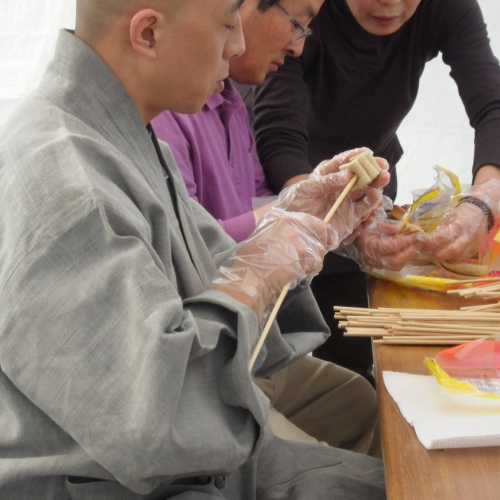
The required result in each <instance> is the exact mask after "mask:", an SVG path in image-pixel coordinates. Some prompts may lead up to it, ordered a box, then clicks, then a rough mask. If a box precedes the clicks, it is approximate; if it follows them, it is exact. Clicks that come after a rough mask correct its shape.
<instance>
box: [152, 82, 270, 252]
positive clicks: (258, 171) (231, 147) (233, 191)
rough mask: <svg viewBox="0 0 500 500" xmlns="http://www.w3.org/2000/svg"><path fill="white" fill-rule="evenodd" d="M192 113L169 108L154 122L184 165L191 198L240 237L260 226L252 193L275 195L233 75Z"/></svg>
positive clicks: (230, 231)
mask: <svg viewBox="0 0 500 500" xmlns="http://www.w3.org/2000/svg"><path fill="white" fill-rule="evenodd" d="M224 83H225V86H224V90H223V92H222V93H220V94H214V95H212V96H211V97H210V98H209V100H208V101H207V103H206V104H205V106H204V107H203V108H202V109H201V110H200V111H199V112H198V113H195V114H193V115H184V114H180V113H174V112H171V111H165V112H163V113H162V114H161V115H159V116H157V117H156V118H155V119H153V120H152V122H151V124H152V125H153V128H154V130H155V132H156V135H157V136H158V138H159V139H161V140H163V141H165V142H166V143H167V144H168V145H169V146H170V148H171V149H172V153H173V155H174V158H175V160H176V162H177V165H178V166H179V169H180V171H181V174H182V177H183V178H184V182H185V183H186V187H187V190H188V193H189V196H191V198H193V199H195V200H196V201H198V202H199V203H200V204H201V205H203V206H204V207H205V208H206V210H207V211H208V212H210V213H211V214H212V215H213V216H214V217H215V218H216V219H217V220H218V222H219V224H220V225H221V226H222V227H223V228H224V230H225V231H226V233H227V234H229V236H231V237H232V238H233V239H234V240H236V241H237V242H239V241H242V240H244V239H245V238H247V237H248V236H249V235H250V233H251V232H252V231H253V230H254V229H255V219H254V215H253V212H252V198H254V197H260V196H271V195H273V193H272V192H271V191H270V190H269V188H268V187H267V183H266V180H265V177H264V172H263V170H262V166H261V164H260V162H259V160H258V158H257V154H256V151H255V141H254V138H253V134H252V131H251V130H250V128H249V126H248V114H247V110H246V107H245V103H244V102H243V100H242V99H241V97H240V95H239V94H238V92H237V90H236V89H235V88H234V86H233V84H232V83H231V81H230V80H225V82H224Z"/></svg>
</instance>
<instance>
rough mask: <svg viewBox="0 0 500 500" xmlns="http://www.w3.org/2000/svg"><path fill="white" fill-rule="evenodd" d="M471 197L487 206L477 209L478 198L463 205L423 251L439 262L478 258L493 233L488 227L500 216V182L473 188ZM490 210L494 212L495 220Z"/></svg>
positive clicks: (493, 181)
mask: <svg viewBox="0 0 500 500" xmlns="http://www.w3.org/2000/svg"><path fill="white" fill-rule="evenodd" d="M470 196H472V197H474V198H477V199H478V200H480V205H481V202H482V203H483V204H484V205H483V207H482V208H481V207H480V206H476V205H475V204H474V198H472V199H471V200H470V201H471V203H469V202H467V203H460V205H458V206H456V207H455V208H454V209H453V210H452V211H451V212H450V213H449V214H448V215H446V217H444V218H443V220H442V221H441V223H440V224H439V226H438V228H437V229H436V230H435V231H433V232H432V233H431V234H430V238H429V240H428V241H427V242H425V243H424V245H423V246H422V251H424V252H429V253H430V254H431V255H432V256H433V258H434V259H435V260H437V261H439V262H446V261H450V262H457V261H460V260H462V259H464V258H466V257H473V256H474V255H476V253H477V251H478V250H479V248H480V247H481V245H482V243H483V241H484V239H485V237H486V236H487V234H488V232H489V229H488V226H491V223H492V221H491V220H489V219H490V218H493V219H497V218H498V216H499V212H500V180H498V179H489V180H488V181H485V182H483V183H481V184H476V185H474V186H472V188H471V191H470ZM485 207H486V208H485ZM487 209H489V210H490V211H491V217H490V216H489V214H488V210H487ZM490 229H491V227H490Z"/></svg>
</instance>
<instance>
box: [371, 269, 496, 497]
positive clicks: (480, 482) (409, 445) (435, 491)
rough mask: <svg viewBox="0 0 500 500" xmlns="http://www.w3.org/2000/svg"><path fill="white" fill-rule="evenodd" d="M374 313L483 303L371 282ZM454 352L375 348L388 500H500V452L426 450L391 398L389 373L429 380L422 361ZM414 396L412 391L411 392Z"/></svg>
mask: <svg viewBox="0 0 500 500" xmlns="http://www.w3.org/2000/svg"><path fill="white" fill-rule="evenodd" d="M368 288H369V297H370V307H373V308H377V307H399V308H426V309H459V308H460V307H461V306H463V305H474V304H478V303H484V302H482V301H481V302H480V301H479V300H478V299H467V301H466V299H463V298H461V297H459V296H457V295H447V294H443V293H438V292H427V291H424V290H414V289H410V288H405V287H401V286H399V285H396V284H394V283H390V282H387V281H383V280H378V279H374V278H369V281H368ZM447 347H449V346H442V347H434V346H432V347H427V346H398V345H381V344H379V345H376V346H375V369H376V379H377V396H378V401H379V414H380V427H381V433H382V448H383V453H384V467H385V478H386V487H387V499H388V500H413V499H415V500H431V499H436V500H448V499H449V500H490V499H491V500H499V499H500V447H491V448H462V449H447V450H426V449H425V448H424V446H423V445H422V444H421V443H420V441H419V440H418V439H417V436H416V434H415V431H414V430H413V427H411V426H410V425H409V424H408V422H407V421H406V420H405V419H404V417H403V416H402V415H401V413H400V411H399V409H398V407H397V405H396V403H395V402H394V400H393V399H392V397H391V396H390V395H389V393H388V392H387V389H386V388H385V385H384V381H383V378H382V372H383V371H384V370H389V371H398V372H406V373H416V374H427V372H426V370H425V368H424V365H423V360H424V357H425V356H432V357H434V356H435V354H436V353H437V352H438V351H440V350H443V349H446V348H447ZM409 389H410V390H411V388H409Z"/></svg>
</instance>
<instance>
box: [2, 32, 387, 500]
mask: <svg viewBox="0 0 500 500" xmlns="http://www.w3.org/2000/svg"><path fill="white" fill-rule="evenodd" d="M164 155H165V158H166V162H167V164H168V166H169V170H170V174H171V180H172V184H173V186H174V192H175V197H176V198H177V205H178V215H179V219H178V218H177V216H176V211H175V209H174V205H173V203H172V199H171V196H170V194H169V191H168V189H167V187H166V184H165V180H164V176H163V172H162V169H161V166H160V163H159V160H158V156H157V154H156V151H155V148H154V146H153V143H152V141H151V138H150V137H149V134H148V132H147V130H146V128H145V126H144V124H143V123H142V122H141V118H140V116H139V114H138V112H137V110H136V108H135V107H134V104H133V102H132V101H131V99H130V98H129V96H128V94H127V93H126V91H125V89H124V88H123V87H122V86H121V84H120V83H119V81H118V80H117V79H116V78H115V77H114V75H113V74H112V73H111V72H110V71H109V69H108V68H107V67H106V65H105V64H104V63H103V62H102V61H101V59H100V58H99V57H98V56H97V55H96V54H95V53H94V52H93V51H92V50H91V49H90V48H89V47H88V46H87V45H85V44H84V43H83V42H82V41H80V40H79V39H77V38H76V37H74V36H73V35H71V34H70V33H68V32H61V34H60V38H59V41H58V46H57V50H56V56H55V60H54V61H53V63H52V64H51V65H50V66H49V68H48V70H47V72H46V74H45V77H44V79H43V81H42V83H41V85H40V87H39V88H38V90H37V91H36V92H35V93H34V94H33V95H32V96H31V97H30V98H29V99H27V101H26V102H25V103H24V105H22V106H21V107H20V109H18V111H17V112H16V113H15V114H14V116H13V117H12V118H11V119H10V121H9V122H8V123H7V125H6V126H5V128H4V129H3V131H2V135H1V138H0V294H1V296H0V366H1V371H0V499H2V500H11V499H12V500H14V499H15V500H27V499H37V500H49V499H50V500H62V499H65V500H66V499H70V498H72V499H92V500H94V499H95V500H97V499H106V500H114V499H120V500H136V499H146V498H147V499H158V500H159V499H164V498H171V497H174V496H176V495H178V496H179V498H183V499H190V498H193V499H194V498H206V499H209V498H220V497H226V498H231V499H254V498H262V499H267V498H269V499H271V498H273V499H274V498H363V499H364V498H383V497H384V490H383V478H382V469H381V465H380V462H379V461H377V460H375V459H371V458H369V457H365V456H362V455H357V454H354V453H350V452H346V451H342V450H334V449H328V448H324V447H319V446H318V447H316V446H310V445H300V444H297V443H293V442H286V441H281V440H278V439H274V438H273V436H272V433H271V431H270V428H269V425H268V423H267V411H268V401H267V399H266V398H265V397H264V395H263V394H262V393H261V392H260V391H259V390H258V389H257V388H256V386H255V385H254V384H253V382H252V379H251V377H250V375H249V373H248V360H249V356H250V352H251V349H252V347H253V346H254V345H255V342H256V340H257V336H258V332H259V325H258V321H257V318H256V316H255V315H254V313H253V312H252V311H251V310H250V309H248V308H246V307H245V306H244V305H242V304H241V303H239V302H237V301H235V300H233V299H232V298H231V297H229V296H228V295H226V294H224V293H221V292H217V291H213V290H210V282H211V279H212V277H213V275H214V274H215V272H216V266H217V263H219V262H221V261H222V259H224V258H225V256H227V253H228V251H230V249H231V247H232V245H233V244H234V243H233V242H232V240H230V239H229V238H228V237H227V236H226V235H225V234H224V233H223V231H222V230H221V228H220V227H219V225H218V224H217V223H216V222H215V221H214V220H213V219H212V218H211V217H210V216H209V215H208V213H207V212H205V211H204V209H203V208H202V207H201V206H200V205H198V204H196V203H194V202H192V201H191V200H190V198H189V197H188V195H187V192H186V191H185V188H184V184H183V182H182V179H181V177H180V175H179V172H178V170H177V167H176V166H175V162H174V160H173V158H172V156H171V154H170V152H169V150H168V148H166V147H165V148H164ZM181 228H182V230H181ZM280 326H281V331H280V329H279V328H278V327H277V326H275V327H274V329H273V331H272V332H271V335H270V337H269V341H268V342H267V349H268V355H267V357H266V359H265V362H264V365H263V366H262V368H261V370H260V372H259V373H260V374H266V373H270V372H272V371H275V370H278V369H280V368H281V367H283V366H285V365H286V364H287V363H290V362H291V361H292V360H293V359H295V358H296V357H298V356H301V355H303V354H305V353H306V352H308V351H310V350H311V349H312V348H314V347H315V346H316V345H318V344H319V343H320V342H322V341H323V339H324V338H325V335H326V333H325V332H326V329H325V325H324V323H323V321H322V319H321V316H320V315H319V313H318V311H317V309H316V306H315V303H314V301H313V300H312V298H311V295H310V294H309V291H307V292H303V293H302V294H300V295H299V296H297V297H296V298H295V299H294V300H293V305H292V306H290V307H289V308H288V309H286V310H285V311H284V312H283V313H282V314H281V317H280ZM311 331H312V332H314V333H311ZM305 332H308V333H305ZM68 476H69V477H68ZM213 476H227V481H226V486H225V487H224V488H221V481H214V480H213ZM89 478H94V479H104V480H105V481H93V480H91V479H89ZM172 483H173V484H172ZM205 483H206V484H205ZM326 492H328V493H326ZM344 495H345V496H344Z"/></svg>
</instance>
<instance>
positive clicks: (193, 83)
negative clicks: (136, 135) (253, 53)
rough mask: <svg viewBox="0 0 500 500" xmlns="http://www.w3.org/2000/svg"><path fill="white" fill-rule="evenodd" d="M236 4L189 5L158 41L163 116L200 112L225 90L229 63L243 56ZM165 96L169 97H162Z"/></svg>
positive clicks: (209, 0)
mask: <svg viewBox="0 0 500 500" xmlns="http://www.w3.org/2000/svg"><path fill="white" fill-rule="evenodd" d="M238 5H239V4H238V2H237V0H189V1H188V2H187V3H186V4H185V6H184V7H183V8H182V9H181V10H180V11H179V12H177V13H175V15H174V16H172V17H171V18H170V19H169V21H168V25H167V29H166V30H164V31H163V32H162V34H160V38H159V39H158V59H157V61H155V68H154V70H155V71H156V77H155V81H156V83H155V93H156V92H157V95H158V96H159V100H162V99H163V100H162V102H160V103H159V108H161V109H160V110H159V111H162V110H163V109H170V110H172V111H177V112H181V113H195V112H196V111H198V110H199V109H201V107H202V106H203V105H204V104H205V102H206V101H207V99H208V98H209V97H210V96H211V95H212V94H213V93H215V92H221V91H222V90H223V88H224V83H223V80H224V79H225V78H227V76H228V73H229V59H230V58H231V57H236V56H239V55H241V54H242V53H243V51H244V48H245V44H244V41H243V34H242V31H241V20H240V17H239V11H238ZM162 96H165V97H162Z"/></svg>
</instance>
